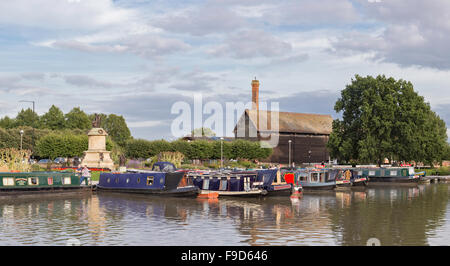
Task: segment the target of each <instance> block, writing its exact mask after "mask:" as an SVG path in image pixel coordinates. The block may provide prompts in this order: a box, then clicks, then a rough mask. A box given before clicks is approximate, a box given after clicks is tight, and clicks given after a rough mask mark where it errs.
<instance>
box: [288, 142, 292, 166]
mask: <svg viewBox="0 0 450 266" xmlns="http://www.w3.org/2000/svg"><path fill="white" fill-rule="evenodd" d="M288 142H289V167H292V163H291V143H292V140H289V141H288Z"/></svg>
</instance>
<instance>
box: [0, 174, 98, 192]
mask: <svg viewBox="0 0 450 266" xmlns="http://www.w3.org/2000/svg"><path fill="white" fill-rule="evenodd" d="M91 188H92V187H91V186H89V185H87V184H86V185H82V184H80V177H79V176H78V175H76V174H75V173H64V172H14V173H10V172H5V173H0V195H9V194H29V193H37V192H41V193H42V192H61V191H69V190H72V191H73V190H91Z"/></svg>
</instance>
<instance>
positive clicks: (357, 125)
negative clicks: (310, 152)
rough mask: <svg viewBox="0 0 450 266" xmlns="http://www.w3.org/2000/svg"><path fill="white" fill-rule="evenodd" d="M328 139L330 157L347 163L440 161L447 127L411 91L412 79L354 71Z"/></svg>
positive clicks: (340, 100)
mask: <svg viewBox="0 0 450 266" xmlns="http://www.w3.org/2000/svg"><path fill="white" fill-rule="evenodd" d="M334 109H335V111H336V112H338V113H339V112H342V120H340V119H336V120H334V121H333V132H332V133H331V135H330V138H329V141H328V144H327V145H328V148H329V151H330V154H331V156H332V157H334V158H337V159H339V160H340V161H346V162H359V163H373V162H376V163H378V164H381V163H382V162H383V160H384V159H385V158H388V159H389V160H391V159H395V160H398V161H411V160H414V161H421V162H428V163H432V162H438V161H440V160H442V158H443V156H444V153H445V143H446V139H447V136H446V126H445V122H444V121H442V119H440V118H439V117H438V116H437V115H436V114H435V113H434V112H433V111H432V110H431V108H430V106H429V104H427V103H425V101H424V98H423V97H421V96H419V95H418V94H417V92H415V91H414V88H413V85H412V84H411V82H407V81H404V80H398V81H397V80H395V79H394V78H386V77H385V76H384V75H383V76H377V77H376V78H373V77H371V76H367V77H361V76H358V75H356V76H355V79H352V83H351V84H349V85H347V86H346V88H345V89H344V90H343V91H342V92H341V98H339V99H338V100H337V102H336V104H335V107H334Z"/></svg>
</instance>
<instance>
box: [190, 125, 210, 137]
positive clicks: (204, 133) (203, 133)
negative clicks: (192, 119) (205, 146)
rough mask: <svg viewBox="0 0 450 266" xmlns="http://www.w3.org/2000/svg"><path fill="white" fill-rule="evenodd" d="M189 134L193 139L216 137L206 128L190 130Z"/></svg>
mask: <svg viewBox="0 0 450 266" xmlns="http://www.w3.org/2000/svg"><path fill="white" fill-rule="evenodd" d="M191 134H192V136H194V137H214V136H215V135H216V133H214V131H212V129H210V128H206V127H201V128H196V129H194V130H192V132H191Z"/></svg>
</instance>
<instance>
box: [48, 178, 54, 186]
mask: <svg viewBox="0 0 450 266" xmlns="http://www.w3.org/2000/svg"><path fill="white" fill-rule="evenodd" d="M47 185H49V186H51V185H53V177H49V178H47Z"/></svg>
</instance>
